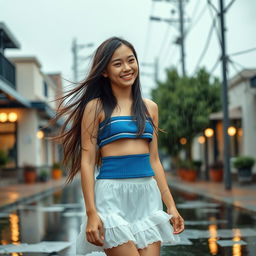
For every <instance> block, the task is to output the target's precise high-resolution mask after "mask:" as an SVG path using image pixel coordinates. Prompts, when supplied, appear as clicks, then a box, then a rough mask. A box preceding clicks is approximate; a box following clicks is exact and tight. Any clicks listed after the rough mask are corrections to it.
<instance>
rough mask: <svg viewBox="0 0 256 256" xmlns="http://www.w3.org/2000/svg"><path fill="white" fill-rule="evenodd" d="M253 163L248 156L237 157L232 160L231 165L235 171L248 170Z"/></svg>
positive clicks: (252, 159)
mask: <svg viewBox="0 0 256 256" xmlns="http://www.w3.org/2000/svg"><path fill="white" fill-rule="evenodd" d="M254 163H255V160H254V158H252V157H250V156H239V157H237V158H236V159H235V160H234V162H233V165H234V167H235V168H237V169H250V168H252V167H253V165H254Z"/></svg>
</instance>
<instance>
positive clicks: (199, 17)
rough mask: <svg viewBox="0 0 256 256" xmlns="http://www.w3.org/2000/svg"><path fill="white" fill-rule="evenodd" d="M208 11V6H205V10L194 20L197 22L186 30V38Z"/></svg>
mask: <svg viewBox="0 0 256 256" xmlns="http://www.w3.org/2000/svg"><path fill="white" fill-rule="evenodd" d="M206 9H207V4H205V5H204V6H203V8H202V9H201V11H200V13H199V15H198V16H197V17H196V18H195V19H194V20H195V21H194V22H193V23H191V25H190V26H189V27H188V28H187V29H186V31H185V36H187V35H188V34H189V33H190V32H191V30H192V29H193V28H194V27H195V26H196V25H197V23H198V22H199V21H200V20H201V18H202V17H203V16H204V14H205V11H206Z"/></svg>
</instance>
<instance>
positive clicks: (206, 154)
mask: <svg viewBox="0 0 256 256" xmlns="http://www.w3.org/2000/svg"><path fill="white" fill-rule="evenodd" d="M213 135H214V130H213V129H212V128H207V129H205V131H204V136H205V151H204V159H205V180H207V181H208V180H209V150H208V139H207V138H211V137H212V136H213Z"/></svg>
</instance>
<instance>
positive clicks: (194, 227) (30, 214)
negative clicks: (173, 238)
mask: <svg viewBox="0 0 256 256" xmlns="http://www.w3.org/2000/svg"><path fill="white" fill-rule="evenodd" d="M172 194H173V196H174V198H175V201H176V204H177V207H178V209H179V211H180V213H181V215H182V216H183V217H184V219H185V225H186V230H185V231H184V232H183V233H182V235H181V243H180V244H179V245H172V246H164V247H162V250H161V256H169V255H179V256H182V255H184V256H185V255H186V256H190V255H191V256H192V255H193V256H194V255H200V256H201V255H202V256H204V255H225V256H230V255H234V256H238V255H244V256H247V255H248V256H254V255H256V214H255V213H250V212H248V211H246V210H243V209H241V208H237V207H234V206H233V205H232V204H227V203H223V202H220V201H219V200H210V199H206V198H205V197H203V196H200V195H198V194H195V193H192V192H189V193H188V192H182V191H181V190H175V189H174V188H173V186H172ZM83 217H84V202H83V197H82V191H81V189H80V185H79V181H77V180H76V181H75V182H74V183H73V184H71V185H68V186H66V187H65V188H64V189H62V188H60V189H58V190H56V191H55V192H52V193H51V194H45V195H44V197H41V198H37V199H35V200H34V201H33V202H29V203H20V204H19V205H18V206H17V207H16V208H12V209H11V210H7V209H5V210H1V212H0V243H1V244H2V245H5V244H20V243H27V244H33V243H40V242H41V241H61V242H70V246H69V245H68V248H66V249H64V250H62V251H60V252H59V253H58V254H49V253H22V254H21V253H11V254H3V255H12V256H19V255H23V256H34V255H37V256H41V255H60V256H61V255H66V256H71V255H72V256H74V255H75V244H74V242H75V239H76V237H77V235H78V233H79V230H80V225H81V223H82V221H83ZM66 245H67V244H66ZM40 246H41V248H42V246H43V245H42V244H41V245H40V244H39V245H37V248H40ZM49 248H50V245H48V249H49ZM0 251H1V247H0ZM0 255H1V254H0Z"/></svg>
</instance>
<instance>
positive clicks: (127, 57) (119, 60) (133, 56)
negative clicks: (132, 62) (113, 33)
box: [111, 54, 135, 63]
mask: <svg viewBox="0 0 256 256" xmlns="http://www.w3.org/2000/svg"><path fill="white" fill-rule="evenodd" d="M130 57H135V56H134V55H133V54H132V55H129V56H128V57H127V59H129V58H130ZM115 61H121V59H114V60H112V61H111V63H113V62H115Z"/></svg>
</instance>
